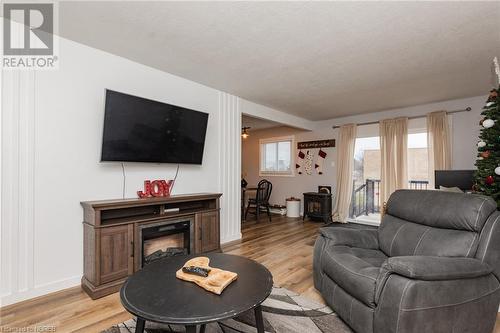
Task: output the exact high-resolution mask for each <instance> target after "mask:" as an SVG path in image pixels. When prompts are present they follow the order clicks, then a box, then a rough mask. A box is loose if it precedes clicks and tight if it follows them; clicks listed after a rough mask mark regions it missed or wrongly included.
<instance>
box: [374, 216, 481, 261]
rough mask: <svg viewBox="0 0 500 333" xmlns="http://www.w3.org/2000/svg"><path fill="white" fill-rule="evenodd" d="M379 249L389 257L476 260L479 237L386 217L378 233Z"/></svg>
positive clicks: (467, 232) (475, 233)
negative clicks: (469, 258) (464, 258)
mask: <svg viewBox="0 0 500 333" xmlns="http://www.w3.org/2000/svg"><path fill="white" fill-rule="evenodd" d="M378 238H379V239H378V240H379V244H380V249H381V250H382V251H383V252H384V253H385V254H386V255H388V256H390V257H395V256H413V255H417V256H418V255H420V256H441V257H473V256H474V254H475V253H476V249H477V246H478V244H479V234H478V233H477V232H473V231H465V230H454V229H444V228H435V227H430V226H426V225H422V224H417V223H413V222H409V221H406V220H403V219H400V218H397V217H395V216H392V215H388V214H386V215H384V218H383V220H382V223H381V224H380V227H379V231H378Z"/></svg>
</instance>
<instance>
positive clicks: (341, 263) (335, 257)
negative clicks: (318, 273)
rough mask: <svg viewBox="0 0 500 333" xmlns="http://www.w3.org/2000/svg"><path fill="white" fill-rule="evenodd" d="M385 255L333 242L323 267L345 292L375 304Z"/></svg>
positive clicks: (327, 250) (362, 300) (372, 305)
mask: <svg viewBox="0 0 500 333" xmlns="http://www.w3.org/2000/svg"><path fill="white" fill-rule="evenodd" d="M386 259H387V256H386V255H385V254H384V253H382V252H381V251H379V250H373V249H362V248H356V247H349V246H330V247H327V248H326V249H325V253H324V255H323V264H322V269H323V271H324V273H325V274H326V275H328V276H329V277H330V278H331V279H332V280H333V281H335V283H337V284H338V285H339V286H340V287H341V288H342V289H344V290H345V291H346V292H348V293H349V294H351V295H352V296H354V297H355V298H357V299H358V300H360V301H361V302H363V303H365V304H366V305H368V306H370V307H375V287H376V281H377V277H378V275H379V272H380V267H381V266H382V263H383V262H384V261H385V260H386Z"/></svg>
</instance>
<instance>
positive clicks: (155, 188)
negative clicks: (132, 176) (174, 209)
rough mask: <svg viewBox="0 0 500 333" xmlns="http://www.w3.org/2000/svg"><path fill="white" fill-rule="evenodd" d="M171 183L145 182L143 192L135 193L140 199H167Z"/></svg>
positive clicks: (161, 181) (160, 181) (168, 181)
mask: <svg viewBox="0 0 500 333" xmlns="http://www.w3.org/2000/svg"><path fill="white" fill-rule="evenodd" d="M173 183H174V181H173V180H163V179H161V180H153V181H151V180H145V181H144V190H142V191H137V195H138V196H139V198H141V199H142V198H150V197H169V196H170V190H171V189H172V185H173Z"/></svg>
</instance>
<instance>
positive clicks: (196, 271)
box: [182, 266, 210, 277]
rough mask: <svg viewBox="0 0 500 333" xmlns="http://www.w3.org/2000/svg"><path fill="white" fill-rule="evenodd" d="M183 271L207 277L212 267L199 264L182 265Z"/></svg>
mask: <svg viewBox="0 0 500 333" xmlns="http://www.w3.org/2000/svg"><path fill="white" fill-rule="evenodd" d="M182 271H183V272H184V273H187V274H194V275H198V276H203V277H207V276H208V273H210V269H208V268H203V267H197V266H188V267H182Z"/></svg>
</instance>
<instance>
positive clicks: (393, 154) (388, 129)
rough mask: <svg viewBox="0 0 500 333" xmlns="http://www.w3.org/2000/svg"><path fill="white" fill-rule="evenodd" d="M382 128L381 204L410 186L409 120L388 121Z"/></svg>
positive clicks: (380, 124)
mask: <svg viewBox="0 0 500 333" xmlns="http://www.w3.org/2000/svg"><path fill="white" fill-rule="evenodd" d="M379 126H380V153H381V169H380V202H381V204H383V203H384V202H387V200H388V199H389V196H390V195H391V194H392V192H394V191H395V190H397V189H401V188H406V187H407V185H408V161H407V154H408V118H396V119H386V120H382V121H380V123H379Z"/></svg>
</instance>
